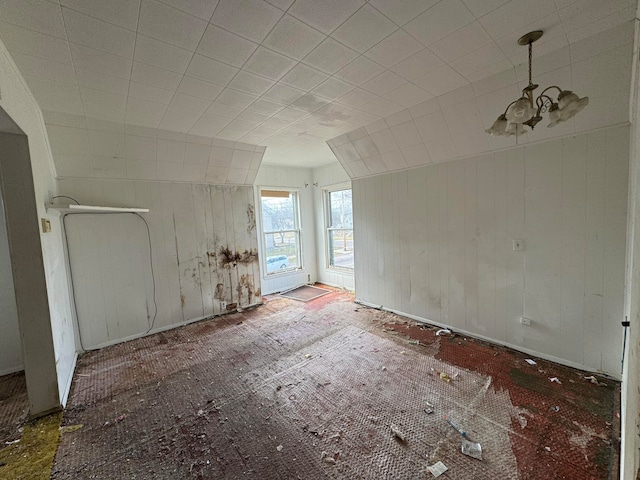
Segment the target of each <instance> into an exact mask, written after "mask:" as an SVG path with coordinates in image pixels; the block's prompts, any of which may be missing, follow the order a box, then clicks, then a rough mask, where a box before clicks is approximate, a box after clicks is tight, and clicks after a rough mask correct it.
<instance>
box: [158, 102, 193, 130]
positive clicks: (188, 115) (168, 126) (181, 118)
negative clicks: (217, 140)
mask: <svg viewBox="0 0 640 480" xmlns="http://www.w3.org/2000/svg"><path fill="white" fill-rule="evenodd" d="M199 118H200V114H198V113H197V112H191V111H187V110H171V108H167V111H166V112H165V114H164V117H162V121H161V122H160V125H158V128H163V129H165V130H174V131H176V132H184V133H187V132H188V131H189V130H191V127H193V125H195V123H196V122H197V121H198V119H199Z"/></svg>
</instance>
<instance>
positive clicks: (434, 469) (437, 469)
mask: <svg viewBox="0 0 640 480" xmlns="http://www.w3.org/2000/svg"><path fill="white" fill-rule="evenodd" d="M427 470H428V471H429V472H430V473H431V475H433V477H434V478H438V477H439V476H440V475H442V474H443V473H444V472H446V471H447V470H449V469H448V468H447V466H446V465H445V464H444V463H442V462H438V463H434V464H433V465H431V466H430V467H427Z"/></svg>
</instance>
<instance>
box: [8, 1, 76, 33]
mask: <svg viewBox="0 0 640 480" xmlns="http://www.w3.org/2000/svg"><path fill="white" fill-rule="evenodd" d="M0 18H1V19H2V21H3V22H6V23H10V24H12V25H17V26H20V27H24V28H28V29H29V30H35V31H36V32H40V33H46V34H47V35H52V36H54V37H58V38H63V39H66V38H67V36H66V33H65V28H64V20H63V19H62V11H61V9H60V6H59V5H55V4H54V3H52V2H48V1H46V0H20V1H9V0H2V1H1V2H0Z"/></svg>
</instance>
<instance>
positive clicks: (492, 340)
mask: <svg viewBox="0 0 640 480" xmlns="http://www.w3.org/2000/svg"><path fill="white" fill-rule="evenodd" d="M355 303H358V304H360V305H364V306H365V307H370V308H375V309H377V310H383V311H385V312H391V313H395V314H396V315H401V316H403V317H407V318H410V319H411V320H415V321H416V322H421V323H427V324H429V325H435V326H436V327H442V328H448V329H450V330H452V331H453V332H454V333H461V334H464V335H466V336H468V337H472V338H477V339H478V340H484V341H486V342H489V343H493V344H495V345H501V346H503V347H508V348H513V349H514V350H517V351H519V352H522V353H526V354H528V355H533V356H535V357H538V358H542V359H544V360H549V361H550V362H555V363H559V364H560V365H564V366H567V367H571V368H576V369H578V370H583V371H585V372H589V373H597V374H598V375H604V376H607V377H610V378H613V379H615V380H618V381H621V380H622V377H621V375H618V374H613V373H609V372H603V371H602V370H598V369H595V368H591V367H588V366H587V365H582V364H580V363H575V362H572V361H570V360H566V359H564V358H559V357H554V356H553V355H548V354H546V353H542V352H536V351H535V350H530V349H528V348H524V347H521V346H520V345H514V344H512V343H508V342H502V341H500V340H496V339H495V338H491V337H485V336H484V335H479V334H477V333H475V332H469V331H467V330H462V329H460V328H457V327H453V326H451V325H447V324H444V323H440V322H434V321H433V320H429V319H428V318H423V317H419V316H417V315H412V314H410V313H405V312H401V311H399V310H395V309H393V308H387V307H384V306H382V305H376V304H373V303H369V302H365V301H364V300H359V299H357V298H356V299H355Z"/></svg>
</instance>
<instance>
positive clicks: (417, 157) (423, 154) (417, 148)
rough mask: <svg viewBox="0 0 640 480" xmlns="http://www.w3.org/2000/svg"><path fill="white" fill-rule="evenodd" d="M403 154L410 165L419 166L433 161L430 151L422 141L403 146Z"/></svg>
mask: <svg viewBox="0 0 640 480" xmlns="http://www.w3.org/2000/svg"><path fill="white" fill-rule="evenodd" d="M402 156H403V157H404V159H405V160H406V162H407V165H408V166H409V167H417V166H419V165H427V164H429V163H431V157H430V156H429V152H428V151H427V148H426V147H425V146H424V145H423V144H422V143H418V144H417V145H413V146H411V147H405V148H403V149H402Z"/></svg>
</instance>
